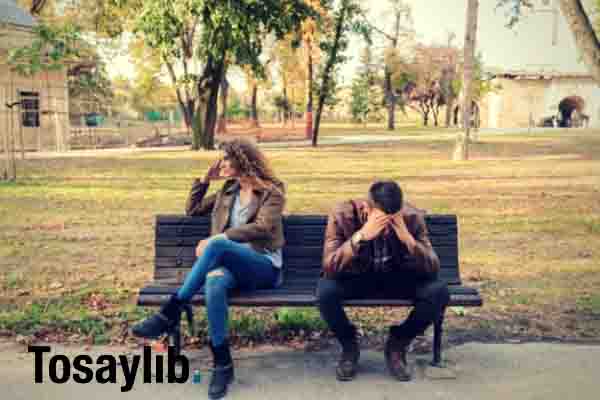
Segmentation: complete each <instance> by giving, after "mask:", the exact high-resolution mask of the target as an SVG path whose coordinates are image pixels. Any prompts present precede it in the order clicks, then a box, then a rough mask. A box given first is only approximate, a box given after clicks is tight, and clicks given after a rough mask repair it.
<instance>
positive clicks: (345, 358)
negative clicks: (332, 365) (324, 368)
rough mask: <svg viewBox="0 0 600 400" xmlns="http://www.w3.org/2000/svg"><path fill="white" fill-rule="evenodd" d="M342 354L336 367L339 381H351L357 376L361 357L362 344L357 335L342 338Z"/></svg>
mask: <svg viewBox="0 0 600 400" xmlns="http://www.w3.org/2000/svg"><path fill="white" fill-rule="evenodd" d="M340 344H341V345H342V354H341V355H340V359H339V360H338V364H337V367H336V369H335V375H336V378H337V380H338V381H351V380H353V379H354V378H355V377H356V370H357V368H358V360H359V358H360V345H359V343H358V340H357V339H356V337H350V338H346V339H343V340H342V339H340Z"/></svg>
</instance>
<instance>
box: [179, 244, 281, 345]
mask: <svg viewBox="0 0 600 400" xmlns="http://www.w3.org/2000/svg"><path fill="white" fill-rule="evenodd" d="M278 272H279V271H278V269H277V268H275V267H274V266H273V264H272V262H271V260H270V259H269V257H267V256H265V255H263V254H260V253H258V252H256V251H254V250H253V249H252V248H250V247H249V246H246V245H244V244H242V243H238V242H234V241H232V240H228V239H225V238H216V239H213V240H211V241H210V242H209V243H208V244H207V246H206V247H205V249H204V252H203V253H202V255H201V256H200V257H198V258H197V259H196V262H195V263H194V266H193V267H192V271H191V272H190V273H189V274H188V275H187V277H186V278H185V281H184V283H183V285H182V286H181V288H179V290H178V291H177V298H178V299H179V300H181V301H183V302H188V301H190V300H191V299H192V296H193V295H194V294H195V293H196V292H197V291H198V290H199V289H200V288H201V287H202V285H204V298H205V303H206V313H207V318H208V332H209V335H210V340H211V342H212V344H213V346H220V345H221V344H223V342H224V341H225V339H226V338H227V320H228V317H229V313H228V302H227V299H228V298H227V294H228V291H229V290H230V289H234V288H239V289H242V290H245V291H248V290H256V289H268V288H272V287H273V286H274V285H275V282H276V280H277V276H278Z"/></svg>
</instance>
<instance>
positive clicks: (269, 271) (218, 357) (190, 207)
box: [133, 139, 285, 399]
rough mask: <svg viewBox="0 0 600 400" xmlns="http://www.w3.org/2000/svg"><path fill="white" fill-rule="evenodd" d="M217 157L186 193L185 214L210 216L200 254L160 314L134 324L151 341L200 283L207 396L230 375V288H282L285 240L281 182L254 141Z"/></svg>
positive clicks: (215, 394)
mask: <svg viewBox="0 0 600 400" xmlns="http://www.w3.org/2000/svg"><path fill="white" fill-rule="evenodd" d="M221 149H222V150H223V152H224V157H223V159H220V160H217V161H216V162H215V163H214V164H213V165H212V166H211V167H210V168H209V169H208V172H207V173H206V175H205V177H204V179H197V180H196V181H195V182H194V184H193V186H192V190H191V192H190V195H189V198H188V201H187V205H186V214H187V215H191V216H199V215H207V214H209V213H210V214H211V216H212V220H211V236H210V237H209V238H208V239H204V240H202V241H200V242H199V243H198V246H197V248H196V255H197V257H198V258H197V259H196V262H195V263H194V266H193V267H192V270H191V272H190V273H189V274H188V275H187V277H186V279H185V281H184V283H183V285H182V286H181V287H180V288H179V289H178V291H177V292H176V293H175V294H174V295H173V296H172V297H171V298H170V299H169V301H168V302H167V303H166V304H165V305H163V307H162V308H161V310H160V312H159V313H158V314H157V315H154V316H152V317H150V318H148V319H147V320H145V321H143V322H142V323H140V324H139V325H136V326H135V327H134V328H133V333H134V335H136V336H140V337H146V338H156V337H158V336H160V335H163V334H165V333H167V332H169V331H170V330H171V329H172V328H173V327H174V326H176V324H178V323H179V318H180V317H181V311H182V307H183V306H184V305H185V304H186V303H188V302H189V301H190V300H191V298H192V296H193V295H194V294H195V293H196V292H197V291H198V289H200V288H201V287H202V286H203V285H204V286H205V288H204V291H205V293H204V294H205V302H206V312H207V316H208V325H209V336H210V338H209V339H210V340H209V344H210V349H211V351H212V354H213V360H214V370H213V375H212V378H211V381H210V384H209V389H208V390H209V397H210V398H211V399H218V398H221V397H223V396H225V394H226V392H227V385H228V384H229V383H231V381H232V380H233V375H234V374H233V363H232V359H231V354H230V351H229V345H228V341H227V319H228V312H227V292H228V290H229V289H232V288H241V289H245V290H255V289H265V288H272V287H275V286H279V285H280V284H281V281H282V270H281V268H282V253H281V248H282V247H283V244H284V238H283V225H282V216H281V214H282V211H283V208H284V205H285V193H284V187H283V184H282V183H281V181H279V180H278V179H277V178H276V177H275V175H274V174H273V171H272V170H271V167H270V165H269V163H268V161H267V160H266V158H265V156H264V155H263V154H262V153H261V152H260V150H259V149H258V148H257V147H256V146H255V145H254V144H252V143H251V142H249V141H247V140H242V139H237V140H232V141H230V142H226V143H224V144H223V145H222V146H221ZM218 179H227V180H226V181H225V184H224V185H223V187H222V189H221V190H220V191H218V192H217V193H216V194H213V195H211V196H205V195H206V192H207V190H208V187H209V184H210V182H211V181H214V180H218Z"/></svg>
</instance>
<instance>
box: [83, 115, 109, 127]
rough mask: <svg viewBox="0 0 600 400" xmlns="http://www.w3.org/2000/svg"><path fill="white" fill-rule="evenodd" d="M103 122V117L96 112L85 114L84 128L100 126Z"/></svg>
mask: <svg viewBox="0 0 600 400" xmlns="http://www.w3.org/2000/svg"><path fill="white" fill-rule="evenodd" d="M103 122H104V116H103V115H102V114H100V113H97V112H91V113H87V114H85V125H86V126H100V125H102V123H103Z"/></svg>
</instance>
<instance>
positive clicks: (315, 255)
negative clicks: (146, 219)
mask: <svg viewBox="0 0 600 400" xmlns="http://www.w3.org/2000/svg"><path fill="white" fill-rule="evenodd" d="M425 222H426V223H427V228H428V229H429V236H430V239H431V242H432V244H433V247H434V249H435V251H436V253H437V254H438V257H439V258H440V263H441V272H440V278H441V279H444V280H445V281H447V282H448V283H449V284H460V283H461V282H460V273H459V265H458V241H457V238H458V228H457V221H456V216H455V215H427V216H426V217H425ZM326 224H327V217H326V216H317V215H291V216H287V217H285V219H284V229H285V239H286V245H285V247H284V249H283V261H284V265H285V267H286V275H285V283H284V288H285V289H287V290H288V291H291V292H296V291H297V292H303V293H304V292H310V291H314V288H315V284H316V282H317V279H318V277H319V272H320V270H321V257H322V253H323V236H324V233H325V226H326ZM209 232H210V219H209V218H206V217H185V216H178V215H159V216H157V217H156V235H155V238H156V242H155V249H156V253H155V270H154V279H155V281H164V282H166V283H167V282H168V283H173V284H175V283H181V282H183V279H184V278H185V274H186V273H187V272H188V271H189V270H190V268H191V267H192V265H193V263H194V261H195V248H196V245H197V244H198V242H199V241H200V240H202V239H204V238H206V237H207V236H208V235H209Z"/></svg>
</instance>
